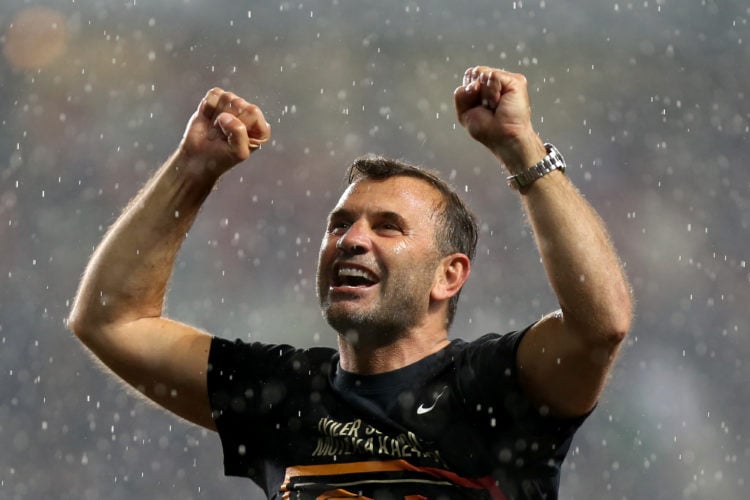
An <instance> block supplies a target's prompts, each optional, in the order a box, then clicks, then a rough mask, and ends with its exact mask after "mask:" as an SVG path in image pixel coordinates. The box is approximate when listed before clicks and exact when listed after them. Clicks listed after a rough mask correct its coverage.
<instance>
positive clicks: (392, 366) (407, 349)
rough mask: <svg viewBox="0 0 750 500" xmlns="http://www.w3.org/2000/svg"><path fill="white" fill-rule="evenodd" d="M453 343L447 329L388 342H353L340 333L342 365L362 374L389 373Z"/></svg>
mask: <svg viewBox="0 0 750 500" xmlns="http://www.w3.org/2000/svg"><path fill="white" fill-rule="evenodd" d="M449 343H450V341H449V340H448V331H447V330H446V329H445V328H442V329H433V330H426V331H425V330H421V331H414V332H409V333H407V334H404V335H401V336H399V337H397V338H395V339H392V340H391V341H388V342H384V343H379V344H378V343H368V342H366V341H365V342H363V341H352V340H351V339H350V338H347V337H346V336H345V335H341V334H339V337H338V344H339V353H340V364H341V368H343V369H344V370H346V371H348V372H352V373H359V374H362V375H373V374H378V373H385V372H389V371H393V370H397V369H399V368H403V367H404V366H408V365H410V364H412V363H416V362H417V361H419V360H420V359H423V358H425V357H427V356H429V355H431V354H434V353H436V352H438V351H439V350H441V349H443V348H444V347H445V346H447V345H448V344H449Z"/></svg>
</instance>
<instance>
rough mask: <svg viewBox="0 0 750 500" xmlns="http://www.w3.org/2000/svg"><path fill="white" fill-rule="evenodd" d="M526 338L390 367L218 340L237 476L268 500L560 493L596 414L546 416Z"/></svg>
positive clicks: (219, 407) (215, 404)
mask: <svg viewBox="0 0 750 500" xmlns="http://www.w3.org/2000/svg"><path fill="white" fill-rule="evenodd" d="M523 333H524V332H512V333H509V334H506V335H497V334H487V335H485V336H483V337H481V338H479V339H477V340H475V341H473V342H465V341H462V340H454V341H452V342H451V343H450V345H449V346H447V347H446V348H444V349H443V350H441V351H439V352H437V353H435V354H433V355H431V356H428V357H426V358H424V359H422V360H420V361H418V362H417V363H414V364H412V365H409V366H406V367H404V368H401V369H399V370H395V371H392V372H388V373H384V374H379V375H366V376H361V375H356V374H353V373H347V372H344V371H343V370H341V368H340V367H339V365H338V354H337V353H336V351H335V350H334V349H330V348H312V349H297V348H294V347H291V346H287V345H269V344H262V343H244V342H242V341H239V340H238V341H235V342H230V341H227V340H224V339H219V338H214V340H213V342H212V344H211V352H210V356H209V370H208V389H209V397H210V401H211V407H212V410H213V414H214V418H215V421H216V425H217V428H218V431H219V435H220V438H221V442H222V447H223V451H224V470H225V473H226V474H227V475H233V476H244V477H248V478H250V479H252V480H253V481H255V482H256V483H257V484H258V485H260V486H261V488H263V490H264V491H265V492H266V494H267V495H268V496H269V498H273V499H275V498H301V499H325V498H373V499H378V500H380V499H406V498H409V499H446V500H447V499H451V500H455V499H462V498H466V499H469V498H471V499H507V500H516V499H542V498H544V499H554V498H557V490H558V485H559V478H560V465H561V463H562V461H563V458H564V457H565V454H566V453H567V451H568V448H569V447H570V442H571V440H572V437H573V434H574V432H575V431H576V429H577V428H578V427H579V426H580V425H581V423H582V422H583V420H584V419H585V417H581V418H576V419H559V418H553V417H551V416H548V415H545V413H546V412H545V411H544V409H543V408H542V409H539V408H537V407H536V406H535V405H533V404H532V403H531V402H530V401H529V400H528V399H527V397H526V396H525V395H524V393H523V391H522V390H521V388H520V386H519V383H518V378H517V369H516V362H515V356H516V349H517V347H518V343H519V341H520V339H521V337H522V336H523Z"/></svg>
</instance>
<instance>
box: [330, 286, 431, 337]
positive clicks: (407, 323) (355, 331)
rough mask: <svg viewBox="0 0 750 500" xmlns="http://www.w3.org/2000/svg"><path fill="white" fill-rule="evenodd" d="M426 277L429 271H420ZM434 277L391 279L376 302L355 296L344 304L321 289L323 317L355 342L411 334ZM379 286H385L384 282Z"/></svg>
mask: <svg viewBox="0 0 750 500" xmlns="http://www.w3.org/2000/svg"><path fill="white" fill-rule="evenodd" d="M419 275H420V276H423V277H426V276H429V274H425V273H424V272H423V273H419ZM430 284H431V281H430V282H429V283H428V281H427V280H426V279H424V278H421V279H419V280H417V282H415V281H413V280H410V279H398V280H396V281H391V282H390V283H389V284H388V285H389V286H387V288H386V289H381V290H380V291H379V292H380V293H379V295H378V297H377V299H376V301H375V302H374V303H370V304H367V305H366V304H357V303H356V299H355V300H352V301H347V302H346V303H343V304H337V303H335V302H334V303H332V302H331V301H330V299H329V298H328V296H327V293H326V294H325V295H324V291H323V290H320V291H319V294H320V305H321V311H322V313H323V317H324V318H325V320H326V321H327V322H328V324H329V325H331V327H332V328H333V329H334V330H336V331H337V332H338V333H339V335H341V336H343V337H344V338H345V339H346V340H347V341H348V342H350V343H351V344H353V345H369V346H373V347H374V346H381V345H387V344H389V343H392V342H394V341H395V340H397V339H399V338H401V337H403V336H405V335H407V334H408V332H409V331H410V330H412V329H413V328H414V327H415V326H417V325H418V324H419V323H420V321H422V319H423V318H422V317H421V316H422V315H421V314H420V311H421V310H422V309H423V308H424V306H423V305H422V303H421V302H422V300H424V299H423V297H424V295H425V294H427V293H429V286H430ZM380 286H381V287H383V286H386V284H385V283H383V282H381V283H380Z"/></svg>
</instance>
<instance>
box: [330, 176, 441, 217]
mask: <svg viewBox="0 0 750 500" xmlns="http://www.w3.org/2000/svg"><path fill="white" fill-rule="evenodd" d="M441 199H442V197H441V194H440V192H439V191H438V190H437V189H436V188H434V187H433V186H431V185H430V184H429V183H428V182H427V181H424V180H422V179H418V178H416V177H407V176H396V177H389V178H387V179H361V180H358V181H356V182H354V183H353V184H351V185H350V186H349V187H347V189H346V191H344V193H343V194H342V195H341V198H339V201H338V203H337V204H336V207H335V208H334V211H336V210H340V209H358V210H365V209H369V210H388V211H393V212H397V213H401V214H404V215H407V214H409V213H413V214H417V213H424V214H426V215H427V216H432V214H433V213H434V212H435V210H436V208H437V207H438V206H439V205H440V202H441Z"/></svg>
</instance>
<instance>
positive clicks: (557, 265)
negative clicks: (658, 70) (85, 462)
mask: <svg viewBox="0 0 750 500" xmlns="http://www.w3.org/2000/svg"><path fill="white" fill-rule="evenodd" d="M454 96H455V101H456V110H457V113H458V119H459V121H460V122H461V124H462V125H463V126H464V127H466V129H467V130H468V132H469V133H470V135H471V136H472V137H474V138H475V139H476V140H478V141H479V142H481V143H482V144H484V145H485V146H486V147H487V148H488V149H490V151H491V152H492V153H493V154H494V155H495V157H496V158H497V159H498V160H499V161H500V162H501V163H502V164H503V166H504V167H505V169H506V170H507V172H508V174H510V175H516V174H519V173H520V172H522V171H523V170H525V169H526V168H528V167H530V166H532V165H534V164H536V163H537V162H539V161H540V160H542V158H543V157H544V156H545V155H546V154H547V151H546V150H545V147H544V144H543V143H542V141H541V139H540V138H539V137H538V136H537V134H536V132H535V131H534V130H533V127H532V125H531V112H530V107H529V98H528V93H527V88H526V79H525V78H524V76H523V75H519V74H513V73H507V72H505V71H501V70H498V69H493V68H488V67H485V66H479V67H476V68H469V69H468V70H467V72H466V74H465V76H464V82H463V85H462V86H461V87H458V88H457V89H456V91H455V95H454ZM521 201H522V204H523V207H524V210H525V212H526V214H527V215H528V218H529V221H530V223H531V226H532V228H533V231H534V235H535V238H536V243H537V246H538V248H539V252H540V254H541V257H542V262H543V264H544V268H545V270H546V272H547V276H548V278H549V281H550V284H551V285H552V288H553V290H554V292H555V294H556V295H557V298H558V301H559V303H560V308H561V309H560V311H556V312H554V313H552V314H550V315H548V316H546V317H545V318H543V319H542V320H541V321H539V322H538V323H536V324H535V325H534V326H533V327H532V328H531V330H530V331H529V332H527V334H526V335H525V337H524V338H523V340H522V341H521V345H520V347H519V351H518V358H517V363H518V367H519V372H520V376H521V383H522V385H523V386H524V387H525V389H526V390H527V391H528V393H529V394H530V395H531V397H532V398H533V399H534V400H535V401H536V402H537V403H539V404H540V405H544V406H547V407H548V408H549V410H550V411H551V412H552V413H553V414H556V415H559V416H574V415H581V414H583V413H586V412H587V411H589V410H591V408H593V406H594V404H595V403H596V401H597V399H598V398H599V395H600V394H601V391H602V389H603V388H604V384H605V382H606V379H607V376H608V374H609V371H610V369H611V367H612V365H613V363H614V360H615V356H616V354H617V351H618V349H619V346H620V345H621V343H622V340H623V339H624V337H625V335H626V334H627V332H628V330H629V329H630V323H631V315H632V302H631V295H630V287H629V285H628V282H627V279H626V277H625V274H624V272H623V270H622V267H621V265H620V262H619V259H618V257H617V254H616V252H615V250H614V247H613V246H612V243H611V242H610V239H609V236H608V234H607V231H606V229H605V227H604V224H603V223H602V221H601V219H600V218H599V216H598V215H597V214H596V212H595V211H594V209H593V208H592V207H591V206H590V205H589V204H588V203H587V202H586V200H584V198H583V197H582V196H581V195H580V194H579V193H578V191H577V190H576V188H575V187H574V186H573V184H572V183H571V182H570V180H569V179H568V177H567V176H566V175H565V174H564V173H562V172H560V171H552V172H551V173H549V174H547V175H545V176H543V177H541V178H539V179H537V180H536V181H535V182H534V183H533V184H531V185H530V186H529V187H527V188H525V189H522V190H521Z"/></svg>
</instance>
